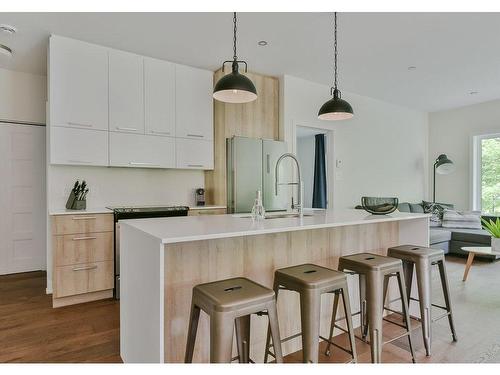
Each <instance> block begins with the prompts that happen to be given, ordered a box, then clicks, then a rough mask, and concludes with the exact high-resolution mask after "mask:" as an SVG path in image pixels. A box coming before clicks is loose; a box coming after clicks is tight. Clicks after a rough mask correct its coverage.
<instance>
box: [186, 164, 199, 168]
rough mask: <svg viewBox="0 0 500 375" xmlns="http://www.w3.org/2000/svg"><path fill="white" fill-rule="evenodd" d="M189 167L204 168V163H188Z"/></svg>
mask: <svg viewBox="0 0 500 375" xmlns="http://www.w3.org/2000/svg"><path fill="white" fill-rule="evenodd" d="M188 167H194V168H203V164H188Z"/></svg>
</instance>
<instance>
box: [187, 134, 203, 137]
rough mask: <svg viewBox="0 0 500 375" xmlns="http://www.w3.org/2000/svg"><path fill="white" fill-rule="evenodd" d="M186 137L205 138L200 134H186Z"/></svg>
mask: <svg viewBox="0 0 500 375" xmlns="http://www.w3.org/2000/svg"><path fill="white" fill-rule="evenodd" d="M186 135H187V136H188V137H196V138H205V136H204V135H201V134H186Z"/></svg>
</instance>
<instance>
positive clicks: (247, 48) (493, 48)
mask: <svg viewBox="0 0 500 375" xmlns="http://www.w3.org/2000/svg"><path fill="white" fill-rule="evenodd" d="M332 19H333V18H332V15H331V14H327V13H240V14H239V24H238V42H239V43H238V55H239V57H240V58H241V59H245V60H247V61H248V64H249V68H250V70H252V71H256V72H260V73H264V74H271V75H281V74H290V75H293V76H296V77H301V78H304V79H308V80H311V81H315V82H319V83H324V84H330V82H331V77H332V65H333V63H332V44H333V43H332V39H333V38H332ZM0 23H7V24H11V25H13V26H15V27H17V28H18V30H19V31H18V33H17V34H16V35H14V36H9V35H0V43H4V44H7V45H9V46H10V47H11V48H12V49H13V50H14V56H13V57H12V58H11V59H8V58H7V57H4V56H2V55H0V67H4V68H7V69H14V70H19V71H24V72H32V73H40V74H45V73H46V47H47V37H48V36H49V34H51V33H54V34H59V35H64V36H68V37H73V38H77V39H81V40H85V41H88V42H93V43H97V44H101V45H105V46H109V47H114V48H118V49H123V50H127V51H131V52H136V53H139V54H143V55H147V56H152V57H157V58H161V59H165V60H170V61H174V62H179V63H184V64H188V65H193V66H198V67H203V68H208V69H212V70H215V69H217V68H218V67H219V66H220V64H221V62H222V61H223V60H226V59H230V58H231V57H232V15H231V14H230V13H0ZM499 35H500V14H499V13H342V14H340V15H339V49H340V56H339V64H340V65H339V68H340V71H339V74H340V88H341V89H343V90H345V91H349V92H353V93H357V94H361V95H366V96H371V97H374V98H377V99H381V100H385V101H388V102H392V103H396V104H400V105H403V106H406V107H410V108H414V109H418V110H424V111H437V110H443V109H448V108H453V107H459V106H463V105H468V104H473V103H479V102H484V101H487V100H493V99H498V98H500V37H499ZM263 39H264V40H267V41H268V42H269V45H268V46H267V47H259V46H258V45H257V42H258V41H259V40H263ZM408 66H416V67H417V69H416V70H414V71H409V70H408V69H407V68H408ZM470 91H477V92H478V94H476V95H470V94H469V92H470ZM345 98H347V99H348V96H346V95H345Z"/></svg>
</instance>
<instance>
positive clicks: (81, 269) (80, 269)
mask: <svg viewBox="0 0 500 375" xmlns="http://www.w3.org/2000/svg"><path fill="white" fill-rule="evenodd" d="M96 268H97V265H93V266H85V267H76V268H73V271H88V270H95V269H96Z"/></svg>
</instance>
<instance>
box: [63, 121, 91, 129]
mask: <svg viewBox="0 0 500 375" xmlns="http://www.w3.org/2000/svg"><path fill="white" fill-rule="evenodd" d="M67 124H68V125H73V126H85V127H86V128H93V127H94V125H92V124H83V123H81V122H72V121H68V122H67Z"/></svg>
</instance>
